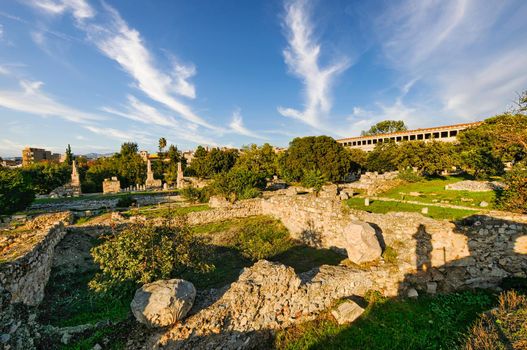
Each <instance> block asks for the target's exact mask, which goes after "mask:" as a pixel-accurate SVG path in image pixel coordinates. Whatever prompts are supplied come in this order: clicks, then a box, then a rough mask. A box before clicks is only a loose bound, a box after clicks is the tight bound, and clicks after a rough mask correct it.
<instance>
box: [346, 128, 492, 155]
mask: <svg viewBox="0 0 527 350" xmlns="http://www.w3.org/2000/svg"><path fill="white" fill-rule="evenodd" d="M481 123H482V122H475V123H466V124H455V125H447V126H438V127H434V128H426V129H415V130H406V131H398V132H393V133H390V134H380V135H368V136H357V137H350V138H346V139H340V140H337V142H338V143H341V144H343V145H344V146H345V147H350V148H358V149H361V150H363V151H366V152H369V151H371V150H373V149H374V148H375V146H376V145H377V144H379V143H383V142H390V141H391V142H395V143H399V142H404V141H430V140H436V141H443V142H455V141H456V140H457V135H458V134H459V132H460V131H463V130H465V129H468V128H471V127H474V126H477V125H480V124H481Z"/></svg>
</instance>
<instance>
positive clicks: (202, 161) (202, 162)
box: [190, 146, 210, 178]
mask: <svg viewBox="0 0 527 350" xmlns="http://www.w3.org/2000/svg"><path fill="white" fill-rule="evenodd" d="M208 154H209V152H208V151H207V150H206V149H205V148H204V147H203V146H198V147H197V148H196V151H194V157H193V158H192V163H191V164H190V167H191V168H192V171H193V172H194V173H195V174H196V176H197V177H199V178H206V177H209V175H210V174H209V172H210V169H209V166H208V164H207V156H208Z"/></svg>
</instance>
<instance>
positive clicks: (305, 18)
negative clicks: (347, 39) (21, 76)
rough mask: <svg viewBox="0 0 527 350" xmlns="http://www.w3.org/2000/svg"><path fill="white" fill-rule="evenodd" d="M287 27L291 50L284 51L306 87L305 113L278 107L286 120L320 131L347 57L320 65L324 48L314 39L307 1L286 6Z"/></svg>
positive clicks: (346, 65)
mask: <svg viewBox="0 0 527 350" xmlns="http://www.w3.org/2000/svg"><path fill="white" fill-rule="evenodd" d="M285 10H286V16H285V20H284V26H285V27H286V30H287V40H288V47H287V48H286V49H285V50H284V52H283V54H284V58H285V62H286V64H287V66H288V68H289V70H290V71H291V72H292V73H293V74H294V75H295V76H297V77H298V78H300V79H301V80H302V83H303V84H304V89H305V91H304V99H305V105H304V109H303V110H302V111H300V110H297V109H293V108H285V107H278V112H279V113H280V114H282V115H283V116H286V117H292V118H296V119H298V120H300V121H302V122H304V123H306V124H308V125H310V126H312V127H315V128H321V126H322V124H323V119H324V118H325V117H327V114H328V112H329V111H330V110H331V107H332V102H331V86H332V83H333V82H334V80H335V78H336V77H337V76H338V75H339V74H340V73H342V72H343V71H345V70H346V69H347V68H348V67H349V66H350V61H349V59H348V58H347V57H343V58H341V59H339V60H336V61H334V62H333V63H331V64H328V65H327V66H325V67H321V66H320V62H319V59H320V52H321V46H320V44H319V43H318V42H317V40H316V39H315V37H314V34H313V31H314V26H313V24H312V23H311V20H310V17H309V9H308V4H307V2H306V1H305V0H294V1H288V2H287V3H286V7H285Z"/></svg>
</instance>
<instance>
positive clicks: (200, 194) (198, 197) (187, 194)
mask: <svg viewBox="0 0 527 350" xmlns="http://www.w3.org/2000/svg"><path fill="white" fill-rule="evenodd" d="M181 195H182V196H183V198H185V199H187V200H189V201H191V202H199V203H207V202H208V201H209V197H210V194H209V189H208V188H206V187H204V188H196V187H192V186H189V187H185V188H183V189H182V190H181Z"/></svg>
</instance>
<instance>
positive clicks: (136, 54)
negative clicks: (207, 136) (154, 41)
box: [35, 0, 221, 130]
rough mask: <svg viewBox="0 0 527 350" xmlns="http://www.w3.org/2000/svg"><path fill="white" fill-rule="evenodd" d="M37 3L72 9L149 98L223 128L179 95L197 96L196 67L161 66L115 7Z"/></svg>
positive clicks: (50, 0)
mask: <svg viewBox="0 0 527 350" xmlns="http://www.w3.org/2000/svg"><path fill="white" fill-rule="evenodd" d="M35 6H36V7H38V8H40V9H42V10H44V11H46V12H49V13H55V14H58V13H65V12H72V13H73V16H74V17H75V18H76V19H77V26H78V27H79V28H80V29H81V30H83V31H84V32H85V33H86V35H87V37H88V39H89V40H90V41H91V42H92V43H93V44H94V45H95V46H96V47H97V48H98V49H99V50H100V51H101V52H102V53H103V54H104V55H105V56H107V57H108V58H110V59H112V60H114V61H116V62H117V63H118V64H119V65H120V67H121V68H122V69H123V70H124V71H125V72H126V73H128V74H129V75H130V76H131V77H132V78H133V79H134V81H135V83H136V87H137V88H138V89H139V90H141V91H142V92H143V93H144V94H146V95H147V96H148V97H149V98H151V99H152V100H154V101H157V102H159V103H162V104H163V105H165V106H167V107H168V108H170V109H171V110H172V111H174V112H176V113H177V114H178V115H179V116H180V117H182V118H184V119H186V120H188V121H190V122H192V123H196V124H198V125H201V126H203V127H206V128H209V129H214V130H218V129H221V128H218V127H216V126H213V125H212V124H210V123H209V122H207V121H206V120H205V119H203V118H202V117H200V116H199V115H197V114H196V113H195V112H194V111H193V110H192V108H191V107H190V106H189V105H188V104H186V103H185V102H183V101H182V100H180V99H179V98H177V97H176V95H179V96H182V97H186V98H195V97H196V90H195V87H194V85H193V84H192V83H191V82H190V81H189V79H190V78H191V77H192V76H193V75H194V74H195V72H196V68H195V66H194V65H192V64H190V65H185V64H182V63H181V62H174V63H173V66H174V67H173V69H172V71H170V72H165V71H163V70H162V69H159V68H158V67H157V66H156V63H155V59H154V57H153V55H152V54H151V52H150V51H149V50H148V49H147V48H146V46H145V43H144V40H143V38H142V37H141V34H140V33H139V32H138V31H137V30H135V29H134V28H131V27H130V26H128V24H127V23H126V22H125V21H124V20H123V18H122V17H121V16H120V14H119V13H118V12H117V10H115V9H114V8H113V7H111V6H109V5H107V4H106V3H104V2H103V3H102V9H103V12H101V13H98V14H97V15H96V14H95V10H94V9H93V8H92V7H91V6H90V5H89V4H88V3H87V2H86V1H85V0H46V1H44V2H43V3H42V4H40V3H39V4H36V5H35Z"/></svg>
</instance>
